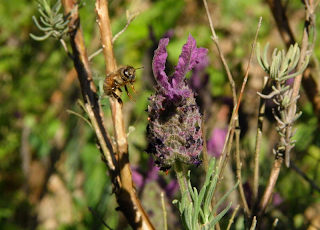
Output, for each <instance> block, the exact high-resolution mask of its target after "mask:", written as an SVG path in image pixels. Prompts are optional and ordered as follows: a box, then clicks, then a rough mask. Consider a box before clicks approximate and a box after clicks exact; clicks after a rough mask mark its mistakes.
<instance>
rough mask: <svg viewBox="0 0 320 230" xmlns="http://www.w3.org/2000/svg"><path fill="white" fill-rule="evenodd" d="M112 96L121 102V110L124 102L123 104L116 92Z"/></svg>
mask: <svg viewBox="0 0 320 230" xmlns="http://www.w3.org/2000/svg"><path fill="white" fill-rule="evenodd" d="M112 95H113V97H114V98H115V99H117V101H118V102H119V104H120V105H121V108H122V106H123V102H122V100H121V98H120V97H119V96H118V95H117V94H116V93H115V92H112Z"/></svg>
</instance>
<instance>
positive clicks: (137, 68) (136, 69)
mask: <svg viewBox="0 0 320 230" xmlns="http://www.w3.org/2000/svg"><path fill="white" fill-rule="evenodd" d="M143 68H144V67H143V66H142V67H139V68H136V70H137V69H143Z"/></svg>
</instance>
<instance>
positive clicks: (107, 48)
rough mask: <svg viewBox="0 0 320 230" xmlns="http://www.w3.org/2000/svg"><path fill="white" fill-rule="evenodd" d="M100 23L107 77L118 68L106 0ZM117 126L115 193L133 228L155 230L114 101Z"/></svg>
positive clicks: (100, 4)
mask: <svg viewBox="0 0 320 230" xmlns="http://www.w3.org/2000/svg"><path fill="white" fill-rule="evenodd" d="M96 13H97V16H98V18H97V21H98V25H99V28H100V34H101V42H102V48H103V54H104V57H105V62H106V74H108V73H109V72H112V71H114V70H115V69H116V68H117V64H116V59H115V56H114V52H113V46H112V31H111V24H110V19H109V13H108V2H107V1H106V0H97V1H96ZM110 106H111V111H112V118H113V125H114V131H115V140H116V149H117V151H116V152H117V155H116V159H117V163H118V164H117V173H119V177H120V185H119V188H117V189H116V190H115V193H116V197H117V202H118V204H119V208H118V209H119V210H120V211H122V212H123V214H124V215H125V217H126V218H127V220H128V222H129V224H130V225H131V227H132V228H133V229H154V227H153V226H152V224H151V222H150V220H149V218H148V216H147V214H146V213H145V211H144V209H143V208H142V206H141V204H140V201H139V199H138V197H137V194H136V190H135V187H134V184H133V181H132V174H131V168H130V163H129V153H128V142H127V135H126V130H125V125H124V120H123V114H122V110H121V105H120V104H119V103H118V102H117V101H116V100H115V99H113V98H110Z"/></svg>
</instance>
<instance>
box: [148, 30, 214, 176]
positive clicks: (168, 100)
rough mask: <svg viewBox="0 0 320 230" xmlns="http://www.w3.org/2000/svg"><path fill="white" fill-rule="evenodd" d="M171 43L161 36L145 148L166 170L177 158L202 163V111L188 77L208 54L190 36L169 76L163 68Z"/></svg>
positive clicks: (153, 66)
mask: <svg viewBox="0 0 320 230" xmlns="http://www.w3.org/2000/svg"><path fill="white" fill-rule="evenodd" d="M168 43H169V39H168V38H164V39H161V40H160V42H159V46H158V49H157V50H156V51H155V52H154V58H153V62H152V68H153V73H154V76H155V78H156V80H157V82H158V85H157V86H156V87H155V89H156V94H155V95H153V96H151V97H150V98H149V100H150V105H149V106H148V113H149V118H148V120H149V125H148V127H147V136H148V148H147V150H146V152H147V153H152V154H154V155H155V157H156V161H155V164H156V165H157V166H158V167H160V170H163V171H166V170H168V169H170V168H171V165H172V164H174V163H175V161H180V162H183V163H186V164H196V165H200V164H201V160H200V159H199V154H200V153H201V151H202V148H203V139H202V131H201V114H200V112H199V107H198V105H197V104H196V101H195V98H194V93H193V92H192V90H191V89H190V88H189V87H188V85H187V80H186V78H185V76H186V74H187V72H189V71H190V70H191V69H192V68H193V67H194V66H195V65H197V64H198V63H199V62H201V61H202V60H203V59H204V57H205V56H206V54H207V53H208V50H207V49H205V48H197V46H196V41H195V39H194V38H193V37H192V36H191V35H189V37H188V41H187V43H186V44H185V45H184V46H183V47H182V52H181V55H180V57H179V62H178V64H177V66H176V67H175V72H174V74H173V75H172V76H167V74H166V73H165V72H164V70H165V63H166V59H167V56H168V54H167V49H166V46H167V45H168Z"/></svg>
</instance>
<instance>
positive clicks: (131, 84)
mask: <svg viewBox="0 0 320 230" xmlns="http://www.w3.org/2000/svg"><path fill="white" fill-rule="evenodd" d="M131 88H132V91H133V92H135V93H137V91H136V90H135V89H134V86H133V84H132V82H131Z"/></svg>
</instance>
